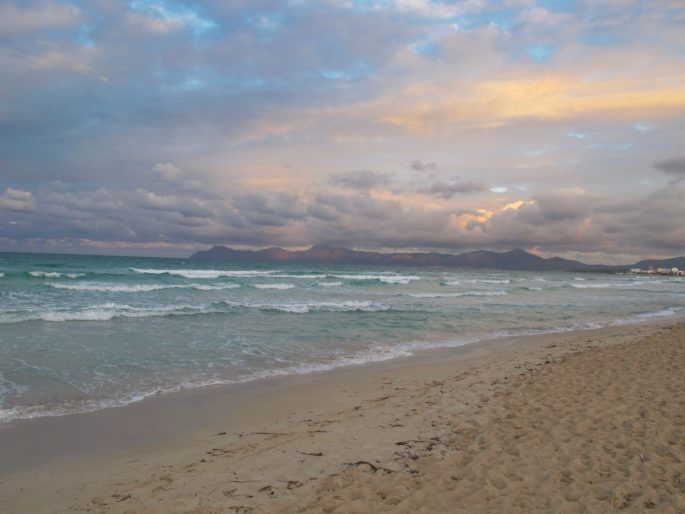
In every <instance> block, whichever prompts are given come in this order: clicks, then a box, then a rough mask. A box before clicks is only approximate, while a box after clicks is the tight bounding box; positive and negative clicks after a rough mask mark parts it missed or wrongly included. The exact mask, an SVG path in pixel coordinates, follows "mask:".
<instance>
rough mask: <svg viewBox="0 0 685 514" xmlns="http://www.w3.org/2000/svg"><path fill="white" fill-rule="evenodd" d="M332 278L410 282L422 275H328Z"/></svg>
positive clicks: (419, 278)
mask: <svg viewBox="0 0 685 514" xmlns="http://www.w3.org/2000/svg"><path fill="white" fill-rule="evenodd" d="M326 276H327V277H331V278H341V279H343V280H376V281H378V282H385V283H386V284H409V283H410V282H412V281H414V280H421V277H417V276H416V275H389V274H388V275H382V274H377V275H371V274H354V275H352V274H332V273H329V274H328V275H326Z"/></svg>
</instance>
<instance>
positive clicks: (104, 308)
mask: <svg viewBox="0 0 685 514" xmlns="http://www.w3.org/2000/svg"><path fill="white" fill-rule="evenodd" d="M212 312H217V309H212V308H211V307H208V306H192V305H171V306H166V307H156V308H146V307H133V306H130V305H126V304H115V303H105V304H101V305H94V306H92V307H87V308H85V309H54V310H45V311H29V312H24V313H20V314H2V315H0V324H2V323H21V322H24V321H51V322H61V321H109V320H111V319H114V318H147V317H160V316H172V315H178V316H181V315H192V314H210V313H212Z"/></svg>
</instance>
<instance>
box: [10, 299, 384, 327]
mask: <svg viewBox="0 0 685 514" xmlns="http://www.w3.org/2000/svg"><path fill="white" fill-rule="evenodd" d="M231 309H259V310H263V311H277V312H286V313H291V314H306V313H308V312H314V311H330V312H354V311H368V312H376V311H385V310H389V309H390V307H389V306H387V305H384V304H381V303H376V302H370V301H357V300H350V301H342V302H301V303H295V302H293V303H257V302H255V303H249V302H237V301H231V300H221V301H219V302H215V303H211V304H204V305H203V304H200V305H168V306H164V307H136V306H131V305H127V304H117V303H105V304H101V305H95V306H92V307H88V308H84V309H53V310H45V311H27V312H23V313H4V314H0V324H7V323H21V322H26V321H49V322H63V321H109V320H112V319H115V318H148V317H163V316H193V315H203V314H219V313H224V314H226V313H228V312H230V310H231Z"/></svg>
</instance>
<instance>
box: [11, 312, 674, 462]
mask: <svg viewBox="0 0 685 514" xmlns="http://www.w3.org/2000/svg"><path fill="white" fill-rule="evenodd" d="M681 317H685V314H682V313H681V312H680V311H678V310H674V308H672V307H671V308H666V309H663V310H660V311H653V312H645V313H639V314H634V315H632V316H631V317H629V318H617V319H613V320H601V321H592V322H586V323H583V322H576V323H573V324H572V325H570V326H565V327H552V328H547V329H545V328H540V329H528V330H522V331H521V332H520V333H513V332H515V330H512V331H509V332H508V333H507V332H498V331H496V332H491V333H487V334H484V335H478V336H475V335H469V336H468V337H465V338H464V339H463V340H460V341H457V340H455V341H449V342H448V341H435V342H428V341H423V342H422V343H404V344H400V345H397V346H394V347H392V348H380V347H378V348H376V347H370V348H368V349H366V350H364V351H362V352H359V353H355V354H352V355H349V356H345V357H343V358H341V359H339V360H333V361H330V362H322V363H313V364H310V365H304V364H301V365H296V366H293V367H291V368H285V369H277V370H270V371H265V372H264V373H263V374H256V375H254V376H246V377H238V378H236V379H235V380H230V379H227V380H218V381H215V382H207V383H197V384H191V385H178V386H173V387H170V388H168V389H159V390H157V391H154V392H147V393H146V392H141V393H138V394H137V395H136V397H135V398H132V399H123V400H116V399H105V400H100V401H99V402H100V404H99V405H98V402H97V401H96V402H95V404H96V406H94V407H92V408H90V407H84V408H82V409H76V410H73V411H68V412H55V411H54V410H47V411H46V410H38V412H39V414H35V415H16V416H15V417H12V416H9V417H5V418H2V419H0V433H2V430H3V428H5V427H11V426H13V425H15V424H23V423H27V422H33V421H35V420H41V419H46V418H61V417H65V416H83V415H89V414H95V413H98V412H101V411H108V410H111V409H123V408H128V407H131V406H132V405H135V404H138V403H141V402H148V401H153V400H156V399H159V398H164V397H167V396H170V395H171V396H173V395H184V394H192V392H193V391H198V392H200V391H202V390H209V389H212V388H221V387H241V386H245V385H246V384H252V383H257V382H268V381H272V380H278V379H284V380H288V379H289V378H295V377H298V376H306V375H317V374H320V373H329V372H336V371H338V370H342V369H346V368H355V367H362V368H363V367H365V366H369V365H374V364H380V363H388V362H393V361H397V360H403V359H412V358H414V357H415V356H416V355H418V354H421V353H423V352H433V351H437V350H449V349H454V348H460V347H462V346H468V345H474V344H482V343H490V342H495V341H503V340H506V339H516V338H524V337H536V336H541V335H549V334H563V333H569V332H577V331H585V330H598V329H603V328H611V327H621V326H626V325H639V324H644V323H652V322H655V323H660V322H664V323H668V322H669V321H674V320H675V321H677V320H678V319H680V318H681ZM374 354H376V356H375V357H374V356H373V355H374ZM102 404H107V405H104V406H103V405H102ZM13 409H15V408H14V407H13V408H9V409H5V411H12V410H13ZM0 450H1V448H0ZM0 457H1V453H0ZM1 470H2V467H1V466H0V472H1Z"/></svg>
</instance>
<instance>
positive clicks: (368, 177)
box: [329, 171, 390, 190]
mask: <svg viewBox="0 0 685 514" xmlns="http://www.w3.org/2000/svg"><path fill="white" fill-rule="evenodd" d="M329 181H330V183H331V184H334V185H338V186H342V187H348V188H351V189H366V190H368V189H373V188H375V187H380V186H384V185H387V184H389V183H390V176H389V175H388V174H386V173H378V172H375V171H353V172H350V173H338V174H335V175H333V176H332V177H331V178H330V180H329Z"/></svg>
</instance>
